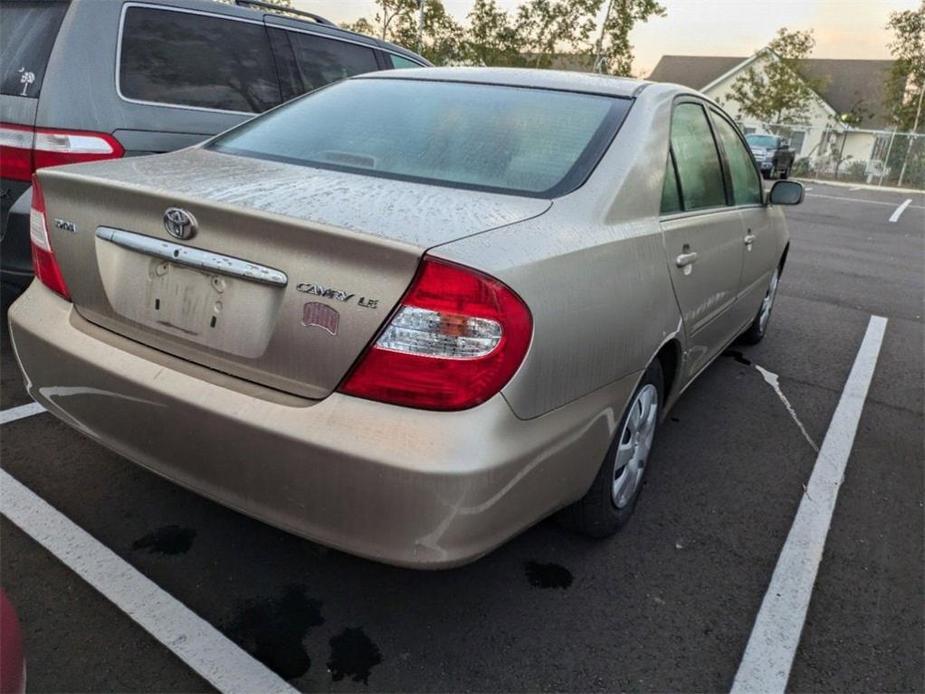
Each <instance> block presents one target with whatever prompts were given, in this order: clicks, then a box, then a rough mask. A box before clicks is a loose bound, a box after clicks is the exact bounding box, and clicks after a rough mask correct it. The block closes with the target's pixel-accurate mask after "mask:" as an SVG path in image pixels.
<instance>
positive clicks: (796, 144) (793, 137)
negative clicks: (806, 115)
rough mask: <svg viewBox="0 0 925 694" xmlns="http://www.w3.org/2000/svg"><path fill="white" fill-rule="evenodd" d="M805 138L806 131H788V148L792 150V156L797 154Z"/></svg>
mask: <svg viewBox="0 0 925 694" xmlns="http://www.w3.org/2000/svg"><path fill="white" fill-rule="evenodd" d="M805 140H806V132H805V131H803V130H794V131H793V132H792V133H790V149H792V150H793V154H794V156H796V155H798V154H799V153H800V152H801V151H802V149H803V142H804V141H805Z"/></svg>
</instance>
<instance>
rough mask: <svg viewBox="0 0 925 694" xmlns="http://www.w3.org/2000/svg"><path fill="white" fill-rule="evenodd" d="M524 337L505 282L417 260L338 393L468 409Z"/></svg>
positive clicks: (508, 366) (527, 328) (521, 312)
mask: <svg viewBox="0 0 925 694" xmlns="http://www.w3.org/2000/svg"><path fill="white" fill-rule="evenodd" d="M532 334H533V318H532V317H531V315H530V310H529V309H528V308H527V306H526V304H524V302H523V300H522V299H521V298H520V297H519V296H517V295H516V294H515V293H514V292H513V291H512V290H511V289H510V288H509V287H507V286H506V285H505V284H503V283H501V282H499V281H498V280H496V279H494V278H492V277H489V276H487V275H483V274H482V273H480V272H477V271H475V270H472V269H469V268H466V267H462V266H460V265H455V264H452V263H448V262H445V261H442V260H435V259H433V258H425V259H424V262H423V263H422V264H421V268H420V269H419V270H418V274H417V276H416V277H415V279H414V282H412V284H411V287H410V288H409V289H408V291H407V292H406V294H405V296H404V298H403V299H402V301H401V304H400V305H399V308H398V310H397V311H396V313H395V314H394V315H393V316H392V318H391V320H390V321H389V323H388V324H387V325H386V327H385V328H384V329H383V330H382V332H381V333H380V334H379V336H378V338H377V339H376V341H375V342H374V343H373V344H372V345H370V347H369V348H368V349H367V350H366V352H365V353H364V354H363V355H362V356H361V357H360V359H359V361H358V362H357V364H356V366H354V368H353V371H352V372H351V373H350V374H348V376H347V378H346V379H345V380H344V382H343V384H342V385H341V387H340V391H341V392H343V393H346V394H348V395H355V396H357V397H362V398H369V399H371V400H378V401H381V402H388V403H392V404H395V405H405V406H408V407H418V408H422V409H428V410H463V409H466V408H469V407H474V406H475V405H478V404H480V403H483V402H485V401H486V400H488V398H490V397H491V396H493V395H494V394H495V393H497V392H498V391H499V390H501V388H503V387H504V385H505V384H506V383H507V382H508V381H509V380H510V378H511V376H513V375H514V372H515V371H516V370H517V368H518V367H519V366H520V364H521V362H522V361H523V358H524V355H525V354H526V353H527V347H529V345H530V338H531V337H532Z"/></svg>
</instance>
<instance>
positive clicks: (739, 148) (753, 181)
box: [713, 114, 762, 205]
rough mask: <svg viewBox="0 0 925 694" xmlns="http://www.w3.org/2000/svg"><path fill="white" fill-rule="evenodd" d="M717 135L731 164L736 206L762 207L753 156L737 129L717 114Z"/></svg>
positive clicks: (714, 121)
mask: <svg viewBox="0 0 925 694" xmlns="http://www.w3.org/2000/svg"><path fill="white" fill-rule="evenodd" d="M713 124H714V125H715V126H716V134H717V135H718V136H719V140H720V142H722V143H723V150H724V151H725V152H726V160H727V161H728V163H729V173H730V175H731V176H732V196H733V198H734V200H735V204H736V205H760V204H761V202H762V200H761V197H762V196H761V181H760V180H759V179H758V172H757V171H755V165H754V164H752V155H751V154H750V153H749V151H748V150H747V149H745V145H744V144H743V143H742V140H741V139H739V134H738V133H737V132H736V131H735V128H733V127H732V125H731V124H730V123H729V121H727V120H726V119H725V118H723V117H722V116H720V115H719V114H716V115H715V116H714V118H713Z"/></svg>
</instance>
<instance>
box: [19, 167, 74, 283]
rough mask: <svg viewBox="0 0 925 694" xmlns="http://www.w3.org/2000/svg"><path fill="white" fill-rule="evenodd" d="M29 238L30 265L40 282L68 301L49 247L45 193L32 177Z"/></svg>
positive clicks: (52, 252) (56, 262)
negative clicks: (30, 246)
mask: <svg viewBox="0 0 925 694" xmlns="http://www.w3.org/2000/svg"><path fill="white" fill-rule="evenodd" d="M29 238H30V240H31V241H32V267H33V269H34V270H35V276H36V277H38V278H39V280H41V282H42V284H44V285H45V286H46V287H48V288H49V289H51V290H52V291H54V292H56V293H58V294H60V295H61V296H63V297H64V298H65V299H67V300H68V301H70V299H71V293H70V292H69V291H68V289H67V285H66V284H65V283H64V277H62V275H61V268H60V267H59V266H58V261H57V259H56V258H55V252H54V251H53V250H52V248H51V240H50V239H49V238H48V225H47V223H46V220H45V195H44V194H43V193H42V187H41V186H40V185H39V180H38V179H37V178H36V177H35V176H33V177H32V209H31V210H30V211H29Z"/></svg>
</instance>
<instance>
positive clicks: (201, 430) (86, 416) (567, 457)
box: [10, 69, 788, 567]
mask: <svg viewBox="0 0 925 694" xmlns="http://www.w3.org/2000/svg"><path fill="white" fill-rule="evenodd" d="M426 73H427V74H426V75H422V76H414V77H411V78H410V79H422V80H427V79H440V80H462V81H478V80H486V81H490V82H494V83H501V84H515V85H517V86H530V87H537V88H559V89H563V88H565V89H573V90H577V91H581V90H587V91H591V92H595V93H605V94H613V95H615V96H621V97H624V98H634V99H635V103H634V104H633V106H632V108H631V109H630V111H629V114H628V115H627V117H626V119H625V121H624V122H623V123H622V125H621V127H620V130H619V132H618V134H617V135H616V137H615V139H614V142H613V144H612V145H611V147H610V149H609V150H608V151H607V153H606V154H605V155H604V157H603V158H602V159H601V161H600V162H599V163H598V165H597V167H596V168H595V170H594V171H593V173H592V174H591V175H590V178H589V180H588V181H587V182H586V183H585V184H584V185H582V186H580V187H579V188H577V189H576V190H575V191H574V192H572V193H569V194H567V195H564V196H561V197H559V198H556V199H554V200H552V201H548V200H539V199H530V198H523V197H517V196H509V195H497V194H486V193H483V192H476V191H463V190H455V189H452V188H447V187H441V186H432V185H423V184H417V183H406V182H397V181H387V180H383V179H377V178H371V177H364V176H359V175H354V174H341V173H332V172H322V171H318V170H313V169H309V168H306V167H296V166H292V165H288V164H278V163H271V162H262V161H255V160H251V159H247V160H245V159H239V158H237V157H233V156H229V155H225V154H216V153H214V152H207V151H203V150H200V149H197V148H194V149H192V150H187V151H184V152H180V153H176V154H172V155H165V156H161V157H156V158H151V159H141V160H132V161H129V160H126V161H121V162H113V163H102V164H90V165H86V166H83V167H66V168H64V169H54V170H47V171H43V172H42V173H41V175H40V181H41V183H42V186H43V188H44V190H45V196H46V198H47V206H48V216H49V217H50V218H62V219H66V220H68V221H70V222H72V223H74V224H75V225H76V226H77V227H78V228H79V229H80V230H81V231H80V232H79V233H77V234H65V233H63V232H61V231H60V230H58V231H55V232H53V233H54V248H55V252H56V254H57V255H58V256H59V260H60V262H61V265H62V268H63V270H64V273H65V276H66V280H67V282H68V285H69V288H70V290H71V293H72V296H73V297H74V303H73V304H71V303H68V302H66V301H64V300H63V299H61V298H59V297H58V296H56V295H55V294H53V293H52V292H50V291H49V290H48V289H47V288H45V287H44V286H42V285H41V284H40V283H38V282H36V283H34V284H33V286H32V287H31V288H30V290H29V291H28V292H27V294H26V295H25V296H24V297H23V299H21V300H20V301H19V302H17V303H16V304H15V305H14V307H13V308H12V310H11V314H10V320H11V325H12V335H13V339H14V344H15V348H16V351H17V355H18V357H19V360H20V363H21V365H22V367H23V370H24V372H25V374H26V377H27V381H28V384H29V390H30V393H31V394H32V395H33V397H35V398H36V399H37V400H38V401H39V402H41V403H42V404H44V405H46V406H47V407H48V408H49V409H50V410H51V411H52V412H54V413H55V414H57V415H58V416H60V417H62V419H64V420H65V421H66V422H68V423H70V424H71V425H73V426H75V427H77V428H79V429H80V430H81V431H83V432H84V433H86V434H88V435H90V436H92V437H93V438H95V439H97V440H99V441H101V442H102V443H104V444H105V445H108V446H110V447H112V448H113V449H114V450H116V451H118V452H120V453H121V454H123V455H125V456H126V457H128V458H130V459H132V460H134V461H136V462H139V463H141V464H142V465H145V466H146V467H149V468H150V469H152V470H154V471H156V472H158V473H160V474H163V475H165V476H167V477H169V478H170V479H173V480H175V481H177V482H179V483H180V484H183V485H185V486H188V487H190V488H192V489H194V490H196V491H198V492H200V493H202V494H204V495H206V496H209V497H211V498H214V499H216V500H218V501H220V502H222V503H224V504H227V505H229V506H232V507H234V508H237V509H239V510H241V511H243V512H245V513H249V514H251V515H254V516H256V517H258V518H261V519H263V520H265V521H267V522H270V523H272V524H274V525H278V526H280V527H283V528H286V529H288V530H290V531H292V532H295V533H298V534H301V535H304V536H306V537H309V538H312V539H315V540H317V541H319V542H322V543H325V544H330V545H333V546H336V547H339V548H342V549H345V550H347V551H350V552H354V553H357V554H361V555H364V556H368V557H372V558H375V559H378V560H382V561H387V562H391V563H396V564H402V565H409V566H424V567H436V566H449V565H453V564H458V563H462V562H465V561H468V560H471V559H473V558H475V557H477V556H479V555H481V554H483V553H485V552H486V551H489V550H490V549H491V548H493V547H495V546H497V545H498V544H500V543H501V542H503V541H504V540H506V539H508V538H509V537H511V536H512V535H514V534H516V533H517V532H519V531H520V530H522V529H523V528H525V527H528V526H529V525H531V524H532V523H534V522H536V521H537V520H539V519H540V518H542V517H544V516H546V515H548V514H550V513H552V512H554V511H556V510H557V509H559V508H562V507H563V506H566V505H568V504H569V503H571V502H573V501H575V500H576V499H578V498H579V497H581V496H582V495H583V494H584V492H585V491H586V490H587V489H588V487H589V485H590V484H591V482H592V480H593V478H594V476H595V473H596V471H597V469H598V467H599V466H600V465H601V460H602V458H603V457H604V454H605V452H606V451H607V450H608V447H609V446H610V442H611V441H612V440H613V437H614V434H615V431H616V428H617V426H618V424H619V422H620V420H621V417H622V414H623V411H624V409H625V408H626V405H627V403H628V401H629V398H630V397H631V396H632V395H633V392H634V390H635V388H636V384H637V383H638V382H639V379H640V378H641V377H642V375H643V373H644V372H645V371H646V369H647V366H648V365H649V364H650V363H651V362H652V361H653V360H654V359H656V358H659V359H660V360H661V362H662V371H663V372H664V373H665V379H666V383H665V386H666V389H667V392H666V393H665V398H666V405H667V406H670V405H671V404H672V403H673V401H674V400H675V399H676V398H677V397H678V395H679V394H680V393H681V391H682V390H683V389H684V388H685V387H686V386H687V385H688V384H689V383H690V382H691V380H692V379H693V378H694V377H695V376H696V375H697V374H698V373H699V372H700V371H701V370H702V369H703V368H704V367H705V366H706V365H708V364H709V363H710V361H711V360H712V359H713V358H714V357H715V356H717V354H718V353H719V352H720V351H721V350H722V349H723V347H725V345H726V344H727V343H728V342H729V341H731V340H732V339H733V338H735V337H736V335H738V334H739V333H740V332H742V331H743V330H745V329H746V328H747V327H748V325H749V323H750V322H751V321H752V319H753V318H754V316H755V314H756V312H757V310H758V308H759V306H760V305H761V301H762V297H763V296H764V287H765V285H766V284H767V279H768V277H769V276H770V274H771V272H772V270H773V269H774V268H775V267H777V265H778V264H779V263H780V262H781V259H782V257H783V255H784V252H785V248H786V245H787V239H788V234H787V230H786V226H785V225H784V223H783V218H782V216H781V214H780V210H779V209H776V208H774V207H771V206H766V205H758V206H755V207H754V208H745V207H743V208H722V209H719V210H714V211H711V212H708V213H705V212H697V213H687V214H685V213H681V214H674V215H670V216H667V217H662V215H661V214H660V195H661V190H662V184H663V177H664V170H665V161H666V157H667V153H668V136H669V128H670V118H671V110H672V104H673V103H674V101H675V100H676V99H677V98H678V97H681V96H685V95H692V93H691V92H690V91H689V90H686V89H683V88H680V87H677V86H673V85H656V84H646V83H640V82H637V81H633V80H621V79H613V78H607V77H600V76H591V75H584V76H576V75H572V74H569V73H554V72H552V73H547V72H535V71H517V70H469V69H466V70H457V69H453V70H428V71H426ZM368 79H383V77H381V76H377V77H371V78H368ZM386 79H387V77H386ZM692 96H695V97H696V95H692ZM685 98H686V96H685ZM168 205H178V206H184V207H186V208H187V209H189V210H190V212H192V213H193V214H194V215H195V216H196V219H197V220H198V222H199V225H200V231H199V233H198V234H197V236H195V237H194V238H193V239H192V240H191V241H190V242H189V245H190V246H191V247H196V248H202V249H206V250H210V251H220V252H223V253H227V254H229V255H233V256H235V257H239V258H244V259H246V260H248V261H252V262H255V263H262V264H265V265H267V266H269V267H271V268H277V269H279V270H280V271H282V272H284V273H286V275H287V277H288V283H287V284H286V286H285V287H277V288H276V289H271V290H267V289H265V288H264V289H261V290H259V291H258V289H256V288H254V287H249V286H235V291H238V292H239V297H241V303H240V304H238V306H244V307H245V308H249V310H245V311H244V312H243V314H241V315H245V316H248V315H249V316H254V317H255V319H254V320H253V321H252V323H253V324H248V323H247V322H246V321H244V320H243V319H241V320H240V321H239V322H238V323H235V324H233V328H234V329H233V330H232V331H231V332H230V333H227V334H225V335H223V336H213V335H212V334H210V333H208V331H207V330H206V331H205V332H206V334H205V336H204V337H201V338H200V337H198V336H197V337H195V338H193V337H192V336H190V335H187V334H184V332H183V330H179V329H175V328H176V326H171V325H161V324H158V323H157V321H156V319H152V318H151V315H152V314H150V312H147V313H146V312H145V311H147V309H145V311H141V310H140V309H138V308H137V307H138V306H141V305H147V304H146V302H147V301H148V299H147V298H146V297H145V296H144V291H146V290H145V286H146V284H145V283H144V282H141V281H131V278H132V277H139V276H140V277H144V276H145V273H146V272H147V273H149V276H152V277H153V276H155V275H156V274H157V272H158V271H159V270H158V267H159V266H158V264H157V262H155V261H153V260H152V259H150V258H145V257H133V256H132V255H130V254H128V253H126V252H122V251H120V250H119V249H114V248H112V247H111V244H109V243H108V242H107V241H106V240H105V239H100V238H99V237H97V236H96V235H95V234H93V233H92V230H94V229H95V228H96V227H98V226H99V225H103V224H105V225H107V226H109V227H114V228H122V229H127V230H131V231H132V232H137V233H140V234H144V235H147V236H150V237H153V238H159V239H164V240H167V239H171V237H169V236H168V234H167V233H166V231H164V229H163V226H162V225H161V215H162V214H163V210H164V209H165V208H166V207H167V206H168ZM714 218H715V220H716V224H715V225H713V224H712V222H711V219H714ZM737 224H738V225H740V226H736V225H737ZM746 228H747V230H748V232H749V235H753V236H754V237H755V239H754V240H753V241H752V242H749V243H748V244H743V240H742V238H741V237H742V236H744V235H745V233H746ZM703 229H707V230H708V231H709V234H714V233H715V234H716V236H717V243H722V244H725V246H727V247H728V249H732V246H733V244H734V246H735V247H734V249H732V250H729V251H728V252H725V253H719V252H717V253H716V254H715V256H714V255H711V247H710V245H709V243H708V242H707V241H706V237H705V236H704V235H703V232H702V230H703ZM698 234H700V235H701V236H703V237H704V240H702V241H701V247H700V250H701V252H703V254H704V256H703V257H704V262H703V264H699V265H697V266H694V267H693V268H692V271H685V272H681V271H680V269H679V268H678V267H677V265H676V263H675V262H674V256H675V254H676V253H677V250H676V249H675V248H674V246H673V244H675V243H678V244H683V243H689V239H690V238H691V235H694V238H698V237H697V236H696V235H698ZM174 241H175V239H172V242H174ZM425 251H427V253H428V255H429V256H430V257H433V258H441V259H445V260H449V261H452V262H455V263H459V264H462V265H465V266H468V267H471V268H475V269H477V270H480V271H482V272H485V273H488V274H489V275H491V276H493V277H496V278H497V279H499V280H501V281H502V282H504V283H505V284H506V285H507V286H509V287H510V288H511V289H512V290H513V291H515V292H516V293H517V294H518V295H519V296H520V297H521V298H522V299H523V301H524V302H525V303H526V305H527V306H529V309H530V311H531V313H532V317H533V335H532V341H531V345H530V348H529V351H528V352H527V355H526V358H525V359H524V361H523V363H522V364H521V365H520V368H519V369H518V370H517V372H516V374H515V375H514V376H513V378H511V380H510V381H509V382H508V383H507V384H506V385H505V386H504V388H503V389H502V391H501V392H500V393H498V394H497V395H495V396H494V397H492V398H491V399H489V400H488V401H487V402H485V403H483V404H481V405H479V406H477V407H474V408H472V409H470V410H465V411H460V412H426V411H422V410H415V409H410V408H406V407H397V406H394V405H385V404H382V403H376V402H370V401H367V400H362V399H358V398H354V397H349V396H346V395H343V394H341V393H337V392H333V393H332V390H333V389H334V388H335V387H336V385H337V383H338V381H339V380H340V379H341V377H342V376H343V374H344V373H345V372H346V371H347V370H348V369H349V367H350V364H351V363H352V362H353V361H354V360H355V359H356V358H357V355H358V354H359V353H360V352H361V350H362V349H363V347H364V346H365V344H366V343H367V342H368V341H369V340H371V339H372V338H373V337H374V336H375V335H376V333H377V330H378V327H379V326H380V325H381V324H382V323H383V322H384V321H385V320H386V319H387V318H388V315H389V312H390V310H391V308H392V307H393V306H395V304H396V302H397V301H398V300H399V298H400V296H401V295H402V293H403V292H404V290H405V288H406V287H407V286H408V284H409V282H411V279H412V277H413V276H414V273H415V269H416V267H417V265H418V262H419V259H420V257H421V255H422V254H423V253H424V252H425ZM87 258H94V259H95V266H94V267H87V264H86V259H87ZM152 273H153V274H152ZM127 278H128V279H127ZM300 284H305V285H306V286H308V285H313V286H322V287H326V288H332V289H334V290H337V291H336V292H333V293H328V295H325V293H324V292H320V291H314V292H312V293H311V295H308V294H306V292H305V291H300V290H299V289H298V286H299V285H300ZM347 295H350V296H351V297H352V296H353V295H356V296H357V297H358V298H359V297H373V296H374V297H376V298H377V299H378V300H379V303H378V304H377V308H376V309H373V310H371V309H369V308H364V307H363V306H361V305H359V303H349V302H347V301H344V300H343V297H345V296H347ZM306 300H316V301H322V302H325V303H326V305H328V306H330V307H331V308H333V309H335V310H337V311H338V312H339V314H340V320H339V326H340V327H339V328H338V330H339V332H338V333H337V335H336V336H334V335H333V334H331V332H330V331H325V330H322V329H319V328H315V329H310V330H307V329H306V327H305V326H304V325H302V323H301V320H300V319H301V317H302V316H303V315H304V314H303V305H304V303H305V301H306ZM257 307H261V308H259V309H258V308H257ZM261 311H262V313H261ZM266 313H271V314H272V319H271V320H266V321H263V320H259V319H256V316H258V315H261V316H263V315H265V314H266ZM152 320H154V322H152ZM219 320H222V318H219ZM196 330H199V328H196ZM244 330H251V331H253V332H256V333H257V338H259V339H258V340H257V344H258V345H259V344H265V350H264V351H263V352H260V353H259V354H256V352H259V350H258V349H257V348H256V347H253V344H254V343H248V348H247V349H245V347H244V346H243V343H241V342H240V341H239V340H240V339H241V338H236V336H238V335H240V334H241V332H242V331H244ZM251 337H253V336H251ZM261 340H262V341H263V342H262V343H261V342H260V341H261ZM306 355H311V358H307V357H306ZM193 451H195V453H193Z"/></svg>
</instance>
